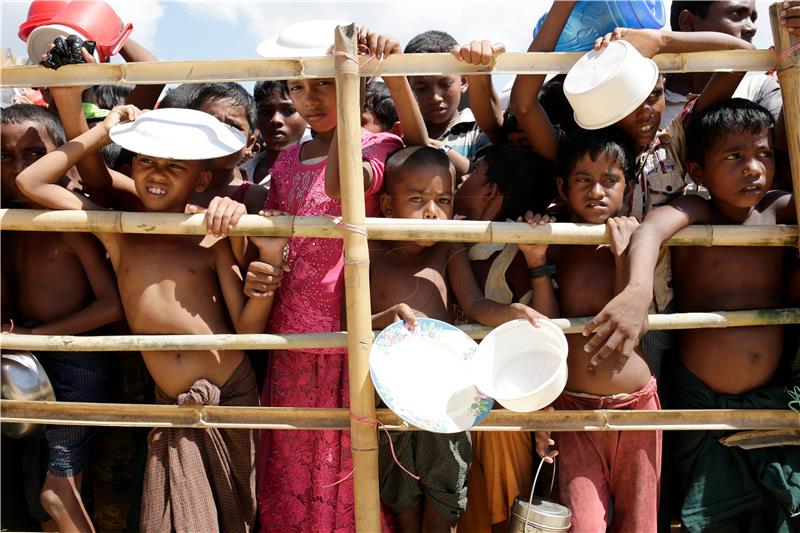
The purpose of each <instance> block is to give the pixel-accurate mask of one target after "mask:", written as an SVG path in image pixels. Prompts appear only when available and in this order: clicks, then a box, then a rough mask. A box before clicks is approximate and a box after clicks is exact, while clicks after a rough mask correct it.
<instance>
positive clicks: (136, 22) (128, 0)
mask: <svg viewBox="0 0 800 533" xmlns="http://www.w3.org/2000/svg"><path fill="white" fill-rule="evenodd" d="M107 1H108V3H109V4H110V5H111V7H113V8H114V11H116V12H117V15H119V18H121V19H122V22H130V23H132V24H133V33H132V34H131V37H132V38H134V39H136V42H138V43H139V44H141V45H142V46H144V47H145V48H148V49H152V48H153V47H155V43H156V33H157V32H158V27H159V23H160V21H161V18H162V17H163V16H164V7H163V6H162V5H161V2H160V1H157V0H146V1H141V0H107ZM170 23H172V24H175V23H177V21H170Z"/></svg>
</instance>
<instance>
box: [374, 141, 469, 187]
mask: <svg viewBox="0 0 800 533" xmlns="http://www.w3.org/2000/svg"><path fill="white" fill-rule="evenodd" d="M423 165H424V166H438V167H440V168H443V169H447V171H448V172H449V173H450V176H451V178H452V179H453V182H454V183H455V177H456V173H455V168H454V167H453V164H452V163H451V162H450V159H449V158H448V157H447V154H445V153H444V152H443V151H442V150H439V149H437V148H433V147H430V146H407V147H406V148H401V149H399V150H397V151H396V152H394V153H393V154H392V155H390V156H389V157H388V158H387V159H386V168H385V171H384V174H383V176H384V185H385V188H386V192H390V191H391V190H392V189H393V186H394V182H395V181H396V180H397V178H398V177H399V175H400V172H401V170H408V169H410V168H416V167H420V166H423Z"/></svg>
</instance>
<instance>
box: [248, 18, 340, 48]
mask: <svg viewBox="0 0 800 533" xmlns="http://www.w3.org/2000/svg"><path fill="white" fill-rule="evenodd" d="M348 24H350V23H349V22H346V21H344V20H331V19H317V20H305V21H302V22H297V23H295V24H290V25H289V26H286V27H285V28H284V29H283V30H281V32H280V33H279V34H278V35H276V36H275V37H271V38H269V39H267V40H266V41H262V42H261V43H260V44H259V45H258V47H256V52H257V53H258V55H260V56H262V57H309V56H312V57H313V56H326V55H328V50H329V49H330V47H331V46H332V45H333V41H334V39H335V36H334V31H335V30H336V26H347V25H348Z"/></svg>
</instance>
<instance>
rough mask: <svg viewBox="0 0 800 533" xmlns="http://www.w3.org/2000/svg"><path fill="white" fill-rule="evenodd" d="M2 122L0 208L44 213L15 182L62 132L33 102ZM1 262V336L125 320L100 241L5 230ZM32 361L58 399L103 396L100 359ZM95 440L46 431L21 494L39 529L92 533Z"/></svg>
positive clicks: (81, 433)
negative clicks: (87, 486)
mask: <svg viewBox="0 0 800 533" xmlns="http://www.w3.org/2000/svg"><path fill="white" fill-rule="evenodd" d="M1 120H2V133H0V142H1V143H2V199H3V207H17V208H19V207H25V208H31V209H41V207H40V206H38V205H36V204H35V203H33V202H30V201H27V200H26V199H25V198H24V197H23V196H22V195H21V194H20V192H19V190H18V189H17V187H16V184H15V180H16V177H17V175H19V173H20V172H22V171H23V170H24V169H25V168H27V167H28V166H30V165H32V164H33V163H35V162H36V161H37V160H38V159H39V158H41V157H43V156H44V155H45V154H46V153H48V152H51V151H53V150H55V149H56V148H57V147H58V146H59V145H61V144H63V142H64V130H63V129H62V128H61V124H60V123H59V122H58V118H56V116H55V115H53V114H52V113H51V112H49V111H47V110H46V109H44V108H42V107H39V106H35V105H32V104H19V105H13V106H10V107H7V108H5V109H3V113H2V119H1ZM62 175H63V174H62ZM59 177H60V176H59ZM63 190H64V191H65V192H66V189H63ZM2 259H3V293H4V294H3V302H4V307H5V305H6V304H10V308H4V309H3V318H4V320H13V321H14V326H13V329H12V328H11V327H9V326H10V324H4V327H3V330H4V331H9V330H11V331H12V332H13V333H31V334H35V335H72V334H77V333H86V332H90V331H93V330H96V329H97V328H99V327H101V326H104V325H106V324H109V323H111V322H115V321H117V320H120V319H121V318H122V306H121V304H120V300H119V294H118V293H117V287H116V283H115V280H114V274H113V272H112V270H111V266H110V265H109V264H108V262H107V261H106V258H105V254H104V253H103V252H102V248H101V246H100V243H99V242H97V239H95V238H94V237H92V236H91V235H86V234H83V233H48V232H40V233H36V234H31V233H27V232H26V233H20V232H6V231H4V232H3V238H2ZM37 356H38V358H39V360H40V362H41V363H42V366H43V367H44V368H45V370H46V371H47V374H48V376H49V378H50V381H51V383H52V385H53V388H54V390H55V393H56V399H57V400H59V401H73V402H76V401H77V402H92V401H95V402H96V401H102V400H103V399H104V398H105V391H106V381H107V378H108V375H107V368H106V362H107V359H106V356H105V354H93V353H74V352H73V353H69V352H65V353H59V352H41V353H38V354H37ZM93 435H94V431H93V430H92V428H89V427H81V426H58V425H56V426H49V427H48V429H47V443H48V450H49V458H48V464H47V474H46V475H45V480H44V486H43V487H42V486H41V485H39V486H36V487H34V488H33V489H32V490H30V491H29V490H27V484H28V483H32V484H38V483H40V480H38V479H35V480H26V491H25V492H26V495H28V494H29V493H30V494H35V495H40V497H39V498H36V499H34V500H33V501H29V502H28V504H29V507H30V511H31V513H32V515H33V517H34V518H35V519H37V520H38V521H39V522H41V523H42V527H43V528H44V529H50V530H52V528H53V527H56V528H57V529H58V530H60V531H77V530H80V531H94V526H93V525H92V522H91V520H90V519H89V515H88V514H87V512H86V509H85V508H84V505H83V502H82V501H81V497H80V490H81V480H82V477H83V468H84V467H85V466H86V461H87V459H88V456H89V448H90V444H91V438H92V436H93ZM33 455H37V454H33ZM36 459H37V460H38V457H37V458H36ZM36 471H38V465H37V468H36ZM40 490H41V494H39V491H40ZM48 522H50V524H48ZM52 522H55V524H52Z"/></svg>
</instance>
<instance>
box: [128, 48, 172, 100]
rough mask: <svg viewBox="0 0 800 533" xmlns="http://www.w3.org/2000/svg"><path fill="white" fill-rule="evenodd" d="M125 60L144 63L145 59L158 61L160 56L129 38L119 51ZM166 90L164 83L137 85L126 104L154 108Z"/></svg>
mask: <svg viewBox="0 0 800 533" xmlns="http://www.w3.org/2000/svg"><path fill="white" fill-rule="evenodd" d="M119 53H120V55H121V56H122V58H123V59H125V61H127V62H128V63H143V62H145V61H158V58H157V57H156V56H155V55H154V54H153V53H151V52H150V50H148V49H147V48H145V47H144V46H142V45H141V44H139V43H138V42H136V41H134V40H133V39H128V40H127V41H125V45H124V46H123V47H122V49H121V50H120V51H119ZM163 90H164V84H163V83H162V84H156V85H142V84H139V85H137V86H136V87H135V88H134V89H133V91H131V93H130V94H129V95H128V98H127V99H126V100H125V103H126V104H131V105H135V106H136V107H138V108H139V109H153V107H155V105H156V102H158V97H159V96H160V95H161V91H163Z"/></svg>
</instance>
